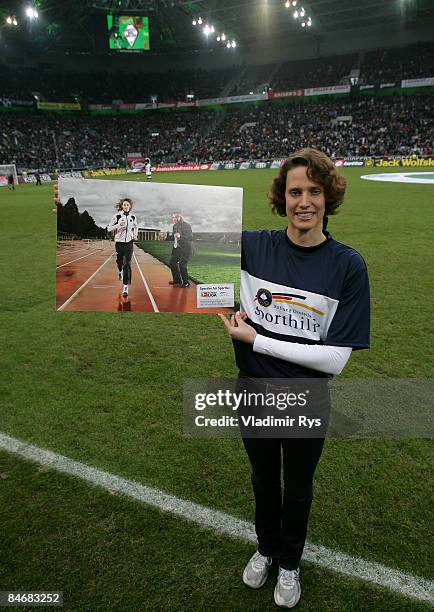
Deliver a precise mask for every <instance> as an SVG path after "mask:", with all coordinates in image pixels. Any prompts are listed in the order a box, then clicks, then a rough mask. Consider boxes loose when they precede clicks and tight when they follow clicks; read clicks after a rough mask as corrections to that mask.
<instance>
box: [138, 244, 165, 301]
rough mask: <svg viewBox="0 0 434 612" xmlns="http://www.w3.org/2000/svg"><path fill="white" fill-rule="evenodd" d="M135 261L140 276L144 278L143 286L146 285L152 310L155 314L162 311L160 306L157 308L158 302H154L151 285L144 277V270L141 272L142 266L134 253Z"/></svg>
mask: <svg viewBox="0 0 434 612" xmlns="http://www.w3.org/2000/svg"><path fill="white" fill-rule="evenodd" d="M134 261H135V262H136V265H137V267H138V269H139V272H140V276H141V277H142V281H143V284H144V285H145V289H146V292H147V294H148V297H149V299H150V301H151V304H152V308H153V309H154V312H160V311H159V310H158V306H157V304H156V302H155V300H154V296H153V295H152V293H151V290H150V289H149V285H148V283H147V282H146V278H145V277H144V276H143V272H142V270H141V268H140V266H139V262H138V261H137V257H136V254H135V253H134Z"/></svg>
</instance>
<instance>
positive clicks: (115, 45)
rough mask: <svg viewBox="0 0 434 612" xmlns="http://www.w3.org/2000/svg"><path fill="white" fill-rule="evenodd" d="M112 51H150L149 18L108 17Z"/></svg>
mask: <svg viewBox="0 0 434 612" xmlns="http://www.w3.org/2000/svg"><path fill="white" fill-rule="evenodd" d="M107 29H108V36H109V47H110V49H113V50H117V51H149V49H150V48H151V46H150V42H149V19H148V17H137V16H136V17H132V16H129V15H107Z"/></svg>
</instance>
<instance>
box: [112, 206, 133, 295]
mask: <svg viewBox="0 0 434 612" xmlns="http://www.w3.org/2000/svg"><path fill="white" fill-rule="evenodd" d="M132 208H133V201H132V200H131V199H130V198H122V199H121V200H119V202H118V203H117V204H116V209H117V211H118V212H117V214H115V215H114V216H113V218H112V220H111V221H110V224H109V226H108V230H109V232H114V234H115V248H116V254H117V255H116V264H117V266H118V279H119V280H120V281H121V283H122V295H123V296H124V297H126V296H127V295H128V285H130V284H131V258H132V256H133V244H134V240H137V232H138V225H137V219H136V217H135V215H132V214H131V209H132Z"/></svg>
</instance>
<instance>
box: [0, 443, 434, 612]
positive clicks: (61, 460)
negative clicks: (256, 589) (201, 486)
mask: <svg viewBox="0 0 434 612" xmlns="http://www.w3.org/2000/svg"><path fill="white" fill-rule="evenodd" d="M0 449H3V450H5V451H7V452H9V453H13V454H15V455H19V456H20V457H23V458H24V459H28V460H30V461H34V462H36V463H38V464H39V465H44V466H48V467H49V468H51V469H53V470H57V471H58V472H62V473H64V474H69V475H71V476H76V477H78V478H80V479H81V480H85V481H86V482H89V483H91V484H93V485H96V486H98V487H101V488H103V489H105V490H106V491H109V492H110V493H112V492H114V491H115V492H117V493H121V494H122V495H125V496H126V497H130V498H132V499H134V500H136V501H140V502H142V503H145V504H148V505H149V506H152V507H153V508H158V509H159V510H162V511H163V512H168V513H170V514H174V515H175V516H180V517H182V518H183V519H186V520H188V521H190V522H193V523H196V524H197V525H200V526H201V527H207V528H209V529H212V530H214V531H216V532H218V533H220V534H222V535H226V536H232V537H234V538H239V539H240V540H245V541H247V542H251V543H252V544H256V543H257V541H256V535H255V528H254V525H253V524H252V523H249V522H247V521H243V520H242V519H239V518H236V517H234V516H231V515H230V514H226V513H225V512H220V511H219V510H214V509H213V508H207V507H206V506H201V505H199V504H196V503H194V502H191V501H188V500H186V499H182V498H180V497H175V496H174V495H170V494H169V493H165V492H164V491H160V490H159V489H154V488H152V487H147V486H146V485H142V484H140V483H139V482H136V481H134V480H127V479H125V478H122V477H121V476H116V475H115V474H110V472H105V471H103V470H99V469H97V468H94V467H91V466H89V465H86V464H84V463H80V462H79V461H74V460H73V459H69V458H68V457H64V456H63V455H59V454H57V453H53V452H52V451H49V450H46V449H44V448H39V447H38V446H34V445H33V444H28V443H27V442H22V441H21V440H18V439H16V438H12V437H10V436H7V435H5V434H2V433H0ZM303 560H305V561H308V562H310V563H314V564H315V565H319V566H320V567H323V568H324V569H326V570H329V571H331V572H335V573H338V574H343V575H344V576H349V577H351V578H357V579H359V580H363V581H365V582H368V583H371V584H375V585H377V586H380V587H384V588H386V589H389V590H390V591H393V592H394V593H397V594H399V595H402V596H404V597H408V598H409V599H413V600H416V601H422V602H428V603H431V604H434V583H433V582H432V581H430V580H427V579H426V578H421V577H419V576H414V575H412V574H407V573H404V572H401V571H399V570H395V569H392V568H390V567H387V566H386V565H382V564H381V563H375V562H374V561H365V560H364V559H361V558H360V557H354V556H352V555H348V554H347V553H343V552H340V551H338V550H333V549H330V548H326V547H325V546H319V545H317V544H312V543H308V542H307V543H306V546H305V549H304V553H303Z"/></svg>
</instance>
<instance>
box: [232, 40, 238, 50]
mask: <svg viewBox="0 0 434 612" xmlns="http://www.w3.org/2000/svg"><path fill="white" fill-rule="evenodd" d="M236 46H237V43H236V42H235V41H234V40H233V41H232V47H234V48H235V47H236Z"/></svg>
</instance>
